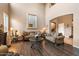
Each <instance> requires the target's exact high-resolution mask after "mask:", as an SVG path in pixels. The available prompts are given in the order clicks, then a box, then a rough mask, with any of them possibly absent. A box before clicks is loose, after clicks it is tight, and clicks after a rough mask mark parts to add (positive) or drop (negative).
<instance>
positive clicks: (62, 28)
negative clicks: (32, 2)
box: [50, 14, 73, 45]
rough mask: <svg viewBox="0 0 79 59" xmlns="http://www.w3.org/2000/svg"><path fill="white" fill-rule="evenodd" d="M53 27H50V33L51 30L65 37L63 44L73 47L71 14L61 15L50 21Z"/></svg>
mask: <svg viewBox="0 0 79 59" xmlns="http://www.w3.org/2000/svg"><path fill="white" fill-rule="evenodd" d="M50 23H54V26H52V25H50V32H51V30H52V28H55V29H54V30H55V31H56V32H57V34H58V33H62V34H63V35H64V36H65V39H64V43H66V44H70V45H73V14H68V15H63V16H59V17H56V18H54V19H52V20H50Z"/></svg>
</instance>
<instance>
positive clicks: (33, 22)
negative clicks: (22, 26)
mask: <svg viewBox="0 0 79 59" xmlns="http://www.w3.org/2000/svg"><path fill="white" fill-rule="evenodd" d="M27 23H28V24H27V26H28V28H37V16H36V15H33V14H28V20H27Z"/></svg>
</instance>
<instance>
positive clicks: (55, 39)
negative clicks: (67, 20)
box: [46, 33, 65, 44]
mask: <svg viewBox="0 0 79 59" xmlns="http://www.w3.org/2000/svg"><path fill="white" fill-rule="evenodd" d="M64 38H65V36H63V35H62V33H58V34H57V33H51V34H50V35H47V36H46V39H47V40H49V41H51V42H52V43H55V44H64Z"/></svg>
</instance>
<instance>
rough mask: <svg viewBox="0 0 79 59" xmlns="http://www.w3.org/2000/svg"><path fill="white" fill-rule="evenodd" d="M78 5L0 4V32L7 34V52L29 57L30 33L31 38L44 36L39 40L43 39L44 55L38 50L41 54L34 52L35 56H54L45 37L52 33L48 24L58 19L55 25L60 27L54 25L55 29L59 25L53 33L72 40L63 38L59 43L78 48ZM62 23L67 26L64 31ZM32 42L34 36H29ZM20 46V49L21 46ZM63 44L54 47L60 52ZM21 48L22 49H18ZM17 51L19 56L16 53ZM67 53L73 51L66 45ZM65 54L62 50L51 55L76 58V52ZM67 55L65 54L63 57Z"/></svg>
mask: <svg viewBox="0 0 79 59" xmlns="http://www.w3.org/2000/svg"><path fill="white" fill-rule="evenodd" d="M78 5H79V4H76V3H66V4H64V3H0V18H1V20H0V24H1V25H0V28H1V30H2V31H3V32H7V39H6V45H8V47H9V52H14V53H17V54H15V55H24V56H27V55H31V53H32V55H33V53H34V52H31V53H30V52H28V51H30V47H29V45H31V44H29V42H28V41H29V34H30V33H31V34H30V35H33V36H34V35H35V34H39V33H40V32H41V33H43V32H45V36H42V38H41V39H43V40H44V41H43V42H42V45H43V47H44V48H45V49H44V50H45V51H47V52H45V51H41V52H43V53H39V52H35V53H34V54H35V55H49V56H50V55H53V52H54V51H55V50H53V52H51V51H52V48H50V47H53V45H52V43H53V42H52V40H51V39H49V38H47V36H50V33H52V32H51V25H50V24H51V22H55V21H54V19H58V21H57V22H55V23H56V24H60V25H56V26H57V27H58V26H59V27H58V28H59V29H58V28H57V27H56V29H55V31H56V32H57V31H58V32H57V33H62V34H63V35H64V36H65V37H70V38H72V39H65V38H63V41H62V43H65V44H68V45H69V46H72V47H75V48H79V46H78V44H79V42H78V39H79V38H78V34H79V31H78V29H79V28H78V15H79V13H78V12H79V11H78ZM61 7H62V8H61ZM67 15H68V16H67ZM69 15H70V16H69ZM60 19H62V20H63V21H61V20H60ZM69 20H70V22H69ZM50 21H51V22H50ZM67 21H68V22H67ZM58 22H59V23H58ZM61 23H64V24H65V23H67V24H65V25H66V27H67V30H66V31H64V29H66V28H64V27H63V26H65V25H63V24H61ZM71 24H73V25H71ZM72 26H73V27H72ZM69 27H71V28H69ZM63 31H64V32H63ZM69 31H70V32H69ZM38 32H39V33H38ZM57 35H58V34H57ZM17 36H18V41H19V42H20V43H17V42H16V41H17ZM31 39H33V37H31ZM31 39H30V40H31ZM47 39H48V40H47ZM56 39H57V37H56ZM58 39H59V37H58ZM45 40H46V42H47V41H49V42H47V43H48V44H47V46H45V44H46V42H45ZM21 41H23V42H21ZM51 42H52V43H51ZM58 43H59V42H58ZM60 43H61V42H60ZM37 44H38V43H37ZM20 45H21V46H23V47H21V46H20ZM50 45H51V46H50ZM62 45H63V44H61V45H57V46H56V48H57V49H60V50H62V48H60V46H62ZM26 46H28V47H29V48H27V47H26ZM49 46H50V47H49ZM16 47H18V48H16ZM20 47H21V48H23V49H24V50H23V49H21V48H20ZM58 47H59V48H58ZM6 48H7V47H6ZM47 48H48V49H47ZM19 49H20V51H21V52H22V53H21V52H20V51H19ZM25 49H27V51H25ZM66 50H68V51H69V52H70V53H71V52H72V48H70V47H67V46H66ZM70 50H71V51H70ZM18 51H19V52H18ZM34 51H35V50H34ZM68 51H65V52H64V51H63V52H61V53H60V54H56V52H57V51H56V52H54V53H55V55H75V54H76V55H79V54H78V51H77V50H75V54H72V53H71V54H69V52H68ZM58 52H59V51H58ZM66 52H68V53H67V54H66ZM20 53H21V54H20Z"/></svg>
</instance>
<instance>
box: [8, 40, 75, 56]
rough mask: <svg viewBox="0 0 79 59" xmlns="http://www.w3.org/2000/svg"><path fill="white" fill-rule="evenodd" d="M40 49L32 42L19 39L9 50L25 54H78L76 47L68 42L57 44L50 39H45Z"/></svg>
mask: <svg viewBox="0 0 79 59" xmlns="http://www.w3.org/2000/svg"><path fill="white" fill-rule="evenodd" d="M41 45H42V46H41V47H40V48H39V49H34V48H31V42H29V41H28V42H27V41H25V42H23V41H19V42H16V43H13V44H12V45H11V47H10V48H9V50H11V51H14V52H16V53H18V54H20V55H23V56H76V54H75V51H74V47H72V46H71V45H68V44H64V45H59V46H55V45H54V44H53V43H51V42H50V41H47V40H44V41H43V42H42V44H41Z"/></svg>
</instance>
